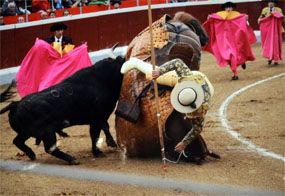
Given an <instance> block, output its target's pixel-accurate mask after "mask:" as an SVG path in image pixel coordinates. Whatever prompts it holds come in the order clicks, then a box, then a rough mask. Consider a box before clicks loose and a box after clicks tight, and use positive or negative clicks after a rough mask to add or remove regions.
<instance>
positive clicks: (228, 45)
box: [202, 14, 257, 74]
mask: <svg viewBox="0 0 285 196" xmlns="http://www.w3.org/2000/svg"><path fill="white" fill-rule="evenodd" d="M203 27H204V28H205V30H206V31H207V33H208V35H209V37H210V40H209V43H208V44H207V45H206V46H205V47H203V48H202V49H203V50H206V51H208V52H210V53H212V54H213V55H214V56H215V57H216V60H217V62H218V64H219V66H221V67H225V66H227V65H231V69H232V71H233V72H234V73H235V74H236V69H237V67H238V66H239V65H242V64H244V63H245V62H246V61H253V60H255V57H254V54H253V52H252V49H251V47H250V45H251V44H253V43H255V42H256V41H257V40H256V37H255V34H254V32H253V30H252V28H251V27H250V26H248V25H247V24H246V15H245V14H240V15H239V16H237V17H236V18H234V19H231V20H225V19H223V18H222V17H220V16H218V15H217V14H211V15H210V18H209V19H208V20H207V21H206V22H205V23H204V24H203Z"/></svg>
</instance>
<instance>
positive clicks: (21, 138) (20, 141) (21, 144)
mask: <svg viewBox="0 0 285 196" xmlns="http://www.w3.org/2000/svg"><path fill="white" fill-rule="evenodd" d="M29 138H30V137H29V136H25V135H21V134H18V135H17V136H16V137H15V139H14V140H13V144H15V145H16V146H17V147H18V148H19V149H20V150H22V151H23V152H24V153H26V155H28V157H29V158H30V159H31V160H35V159H36V155H35V153H34V152H33V150H32V149H31V148H29V147H28V146H27V145H26V144H25V141H26V140H27V139H29Z"/></svg>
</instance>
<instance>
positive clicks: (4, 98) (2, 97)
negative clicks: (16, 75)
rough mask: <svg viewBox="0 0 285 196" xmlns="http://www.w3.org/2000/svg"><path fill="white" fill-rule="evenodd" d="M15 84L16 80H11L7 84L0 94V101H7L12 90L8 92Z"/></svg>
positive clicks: (12, 93)
mask: <svg viewBox="0 0 285 196" xmlns="http://www.w3.org/2000/svg"><path fill="white" fill-rule="evenodd" d="M15 85H16V81H15V80H12V82H11V84H10V85H9V86H8V88H7V89H6V90H5V91H4V92H2V93H1V94H0V103H2V102H4V101H7V100H8V99H10V98H12V97H13V95H14V92H10V90H11V88H12V87H14V86H15Z"/></svg>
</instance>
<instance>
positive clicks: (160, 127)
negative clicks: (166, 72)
mask: <svg viewBox="0 0 285 196" xmlns="http://www.w3.org/2000/svg"><path fill="white" fill-rule="evenodd" d="M147 4H148V23H149V33H150V46H151V64H152V69H153V70H154V69H155V54H154V46H153V35H152V13H151V0H147ZM153 83H154V95H155V103H156V116H157V124H158V131H159V141H160V148H161V156H162V161H163V168H164V169H166V161H165V150H164V141H163V131H162V126H161V119H160V106H159V97H158V88H157V81H156V79H154V80H153Z"/></svg>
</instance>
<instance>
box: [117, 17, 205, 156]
mask: <svg viewBox="0 0 285 196" xmlns="http://www.w3.org/2000/svg"><path fill="white" fill-rule="evenodd" d="M152 27H153V40H154V47H155V58H156V65H157V66H160V65H162V64H163V63H165V62H167V61H169V60H171V59H175V58H180V59H181V60H183V61H184V63H185V64H186V65H187V66H188V67H189V68H190V69H191V70H199V68H200V58H201V47H202V46H204V45H206V43H207V41H208V36H207V34H206V32H205V31H204V29H203V28H202V26H201V24H200V22H199V21H198V20H197V19H195V18H194V17H193V16H192V15H190V14H187V13H184V12H178V13H176V14H175V16H174V18H173V19H172V18H171V17H170V16H168V15H165V16H163V17H162V18H160V19H159V20H158V21H156V22H154V23H153V24H152ZM150 54H151V48H150V35H149V28H146V29H145V30H143V31H142V32H141V33H139V34H138V35H137V36H136V37H135V38H134V39H133V40H132V42H131V43H130V45H129V47H128V50H127V55H126V59H127V60H128V59H130V58H131V57H136V58H139V59H141V60H144V61H145V62H150V60H151V59H150ZM150 82H151V81H150V80H147V79H146V77H145V74H144V73H142V72H140V71H138V70H136V69H133V70H130V71H128V72H127V73H126V74H125V75H124V79H123V84H122V88H121V94H120V100H122V99H127V100H129V101H132V102H134V100H135V99H136V97H137V96H138V95H139V94H140V92H141V91H142V90H143V89H144V88H145V87H146V86H147V85H148V84H149V83H150ZM170 93H171V91H170V90H169V88H167V87H165V86H161V85H159V94H160V97H159V102H160V115H161V117H160V118H161V123H162V126H163V129H164V133H165V134H164V135H165V139H166V142H165V147H166V148H168V149H170V148H172V146H175V145H176V144H177V143H178V142H180V141H181V140H182V138H183V136H185V134H186V133H187V132H188V131H189V130H190V129H191V127H192V126H191V123H189V122H188V121H186V120H184V117H183V114H181V113H179V112H176V111H175V110H174V109H173V107H172V105H171V103H170ZM153 97H154V93H153V91H148V93H147V94H146V96H145V97H144V98H143V99H142V100H141V107H140V109H141V115H140V117H139V119H138V121H137V122H136V123H135V124H134V123H131V122H128V121H126V120H124V119H122V118H120V117H118V116H116V132H117V143H118V145H119V147H120V148H122V149H125V151H126V154H127V155H128V156H139V157H147V156H153V155H159V154H160V143H159V134H158V125H157V117H156V115H157V114H156V105H155V100H154V99H153ZM167 138H170V139H169V140H167ZM198 138H202V137H201V136H199V137H198ZM201 142H202V143H205V142H203V140H200V139H199V141H198V143H201ZM193 143H194V142H193ZM199 148H200V151H201V152H199V153H198V154H199V157H201V159H204V158H205V157H206V155H207V154H209V151H208V150H207V147H206V146H205V148H202V147H199ZM200 154H201V155H200ZM195 156H196V155H195Z"/></svg>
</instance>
